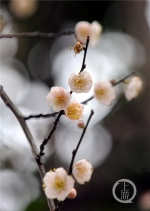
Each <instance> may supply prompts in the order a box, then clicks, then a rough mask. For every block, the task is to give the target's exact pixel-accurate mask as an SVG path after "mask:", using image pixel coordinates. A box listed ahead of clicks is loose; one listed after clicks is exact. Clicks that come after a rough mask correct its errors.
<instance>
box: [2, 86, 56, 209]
mask: <svg viewBox="0 0 150 211" xmlns="http://www.w3.org/2000/svg"><path fill="white" fill-rule="evenodd" d="M0 96H1V98H2V100H3V101H4V103H5V105H6V106H8V107H9V108H10V110H11V111H12V112H13V114H14V115H15V116H16V118H17V119H18V121H19V123H20V125H21V127H22V129H23V131H24V133H25V135H26V138H27V140H28V142H29V145H30V148H31V151H32V154H33V157H34V159H35V160H36V163H37V167H38V170H39V173H40V176H41V180H43V177H44V176H45V173H46V171H45V168H44V166H43V164H41V165H39V164H38V162H37V156H38V149H37V147H36V144H35V141H34V139H33V136H32V134H31V132H30V130H29V128H28V126H27V124H26V122H25V120H24V116H23V114H22V113H21V111H20V110H19V109H18V108H17V107H16V106H15V105H14V104H13V102H12V101H11V100H10V98H9V97H8V95H7V94H6V92H5V91H4V90H3V87H2V86H1V85H0ZM47 202H48V207H49V210H50V211H54V210H55V205H54V202H53V200H50V199H48V198H47Z"/></svg>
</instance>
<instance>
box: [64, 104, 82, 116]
mask: <svg viewBox="0 0 150 211" xmlns="http://www.w3.org/2000/svg"><path fill="white" fill-rule="evenodd" d="M66 110H67V116H68V117H69V118H70V119H72V120H78V119H79V118H80V116H81V114H82V109H81V107H80V105H77V104H74V105H71V106H69V107H68V108H67V109H66Z"/></svg>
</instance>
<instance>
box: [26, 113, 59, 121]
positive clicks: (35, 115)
mask: <svg viewBox="0 0 150 211" xmlns="http://www.w3.org/2000/svg"><path fill="white" fill-rule="evenodd" d="M56 114H58V112H54V113H51V114H34V115H32V114H31V115H29V116H24V120H28V119H32V118H36V119H37V118H49V117H54V116H56Z"/></svg>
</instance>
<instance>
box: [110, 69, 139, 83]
mask: <svg viewBox="0 0 150 211" xmlns="http://www.w3.org/2000/svg"><path fill="white" fill-rule="evenodd" d="M135 74H136V73H135V72H132V73H130V74H128V75H127V76H125V77H124V78H122V79H121V80H119V81H117V82H114V83H112V85H113V86H116V85H118V84H120V83H122V82H124V81H125V80H126V79H127V78H129V77H131V76H132V75H135Z"/></svg>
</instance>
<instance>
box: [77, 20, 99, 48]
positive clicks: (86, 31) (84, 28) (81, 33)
mask: <svg viewBox="0 0 150 211" xmlns="http://www.w3.org/2000/svg"><path fill="white" fill-rule="evenodd" d="M101 32H102V26H101V25H100V24H99V23H98V22H97V21H93V22H92V23H91V24H90V23H89V22H87V21H80V22H78V23H77V24H76V26H75V34H76V38H77V40H80V41H81V42H83V43H86V40H87V36H89V37H90V44H91V45H95V44H96V42H97V40H98V38H99V36H100V34H101Z"/></svg>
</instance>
